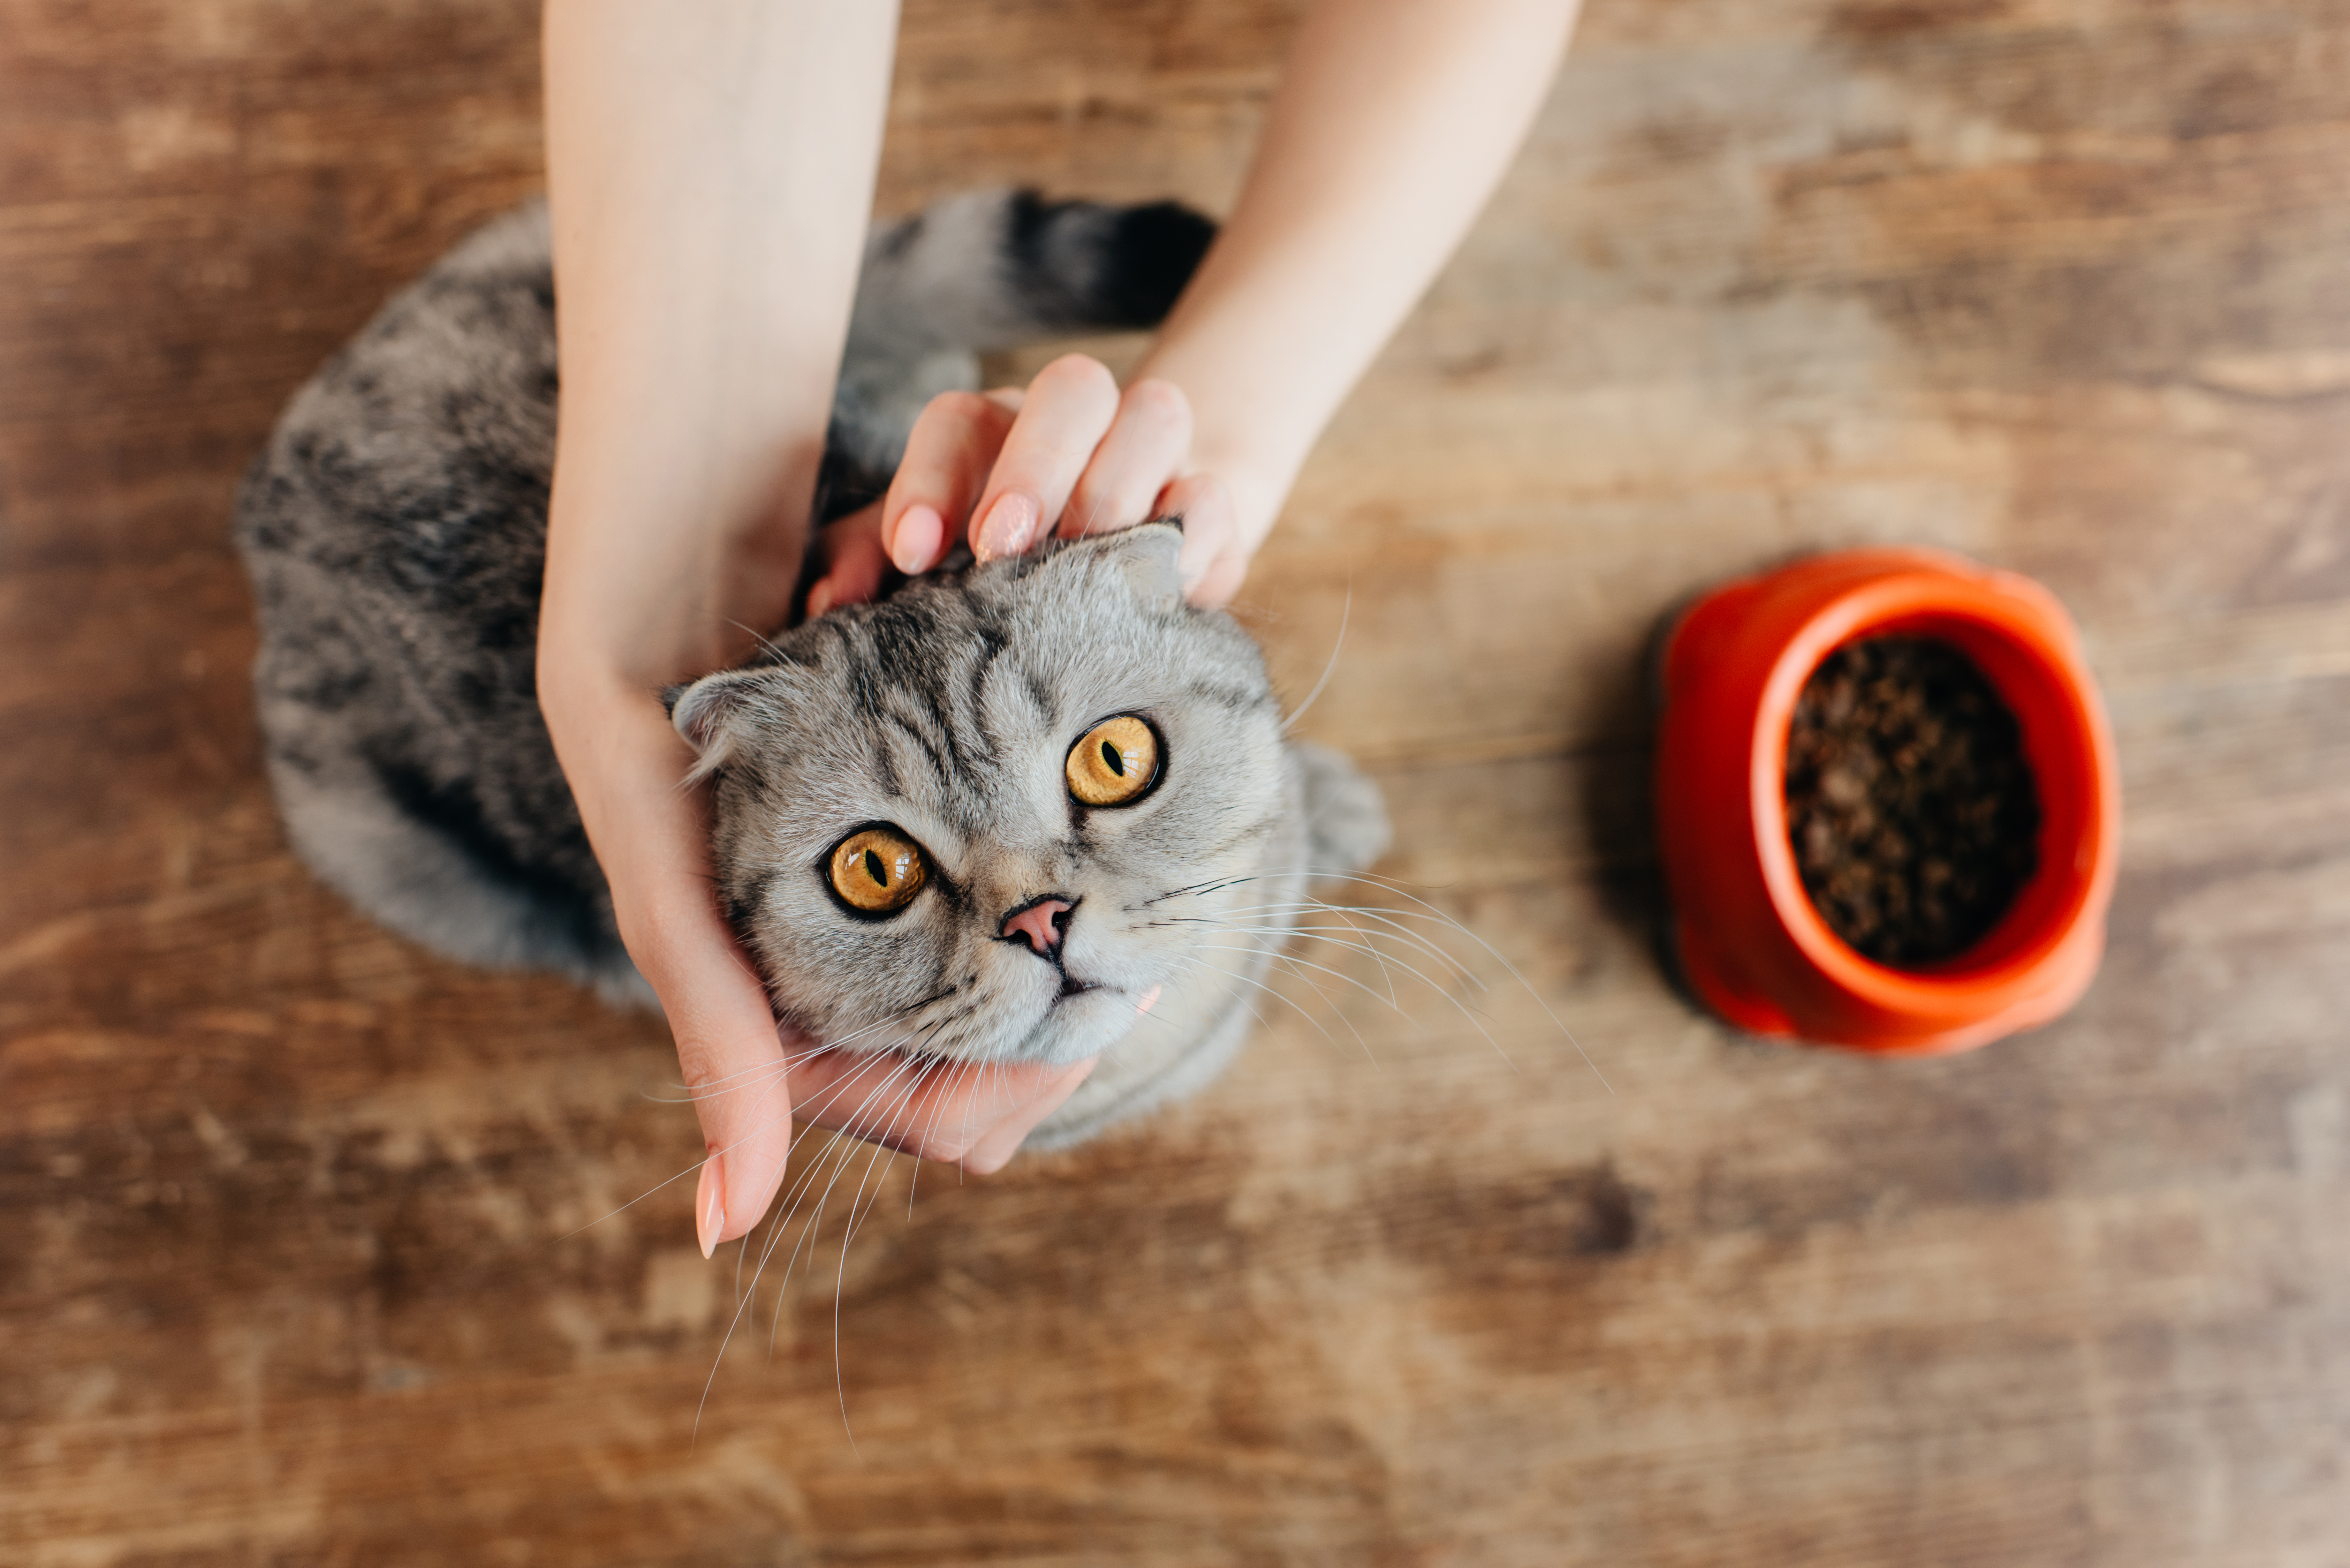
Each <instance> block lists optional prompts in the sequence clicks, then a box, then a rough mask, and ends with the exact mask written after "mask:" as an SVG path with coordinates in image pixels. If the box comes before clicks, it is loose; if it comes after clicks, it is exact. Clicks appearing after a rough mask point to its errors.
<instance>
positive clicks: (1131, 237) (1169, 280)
mask: <svg viewBox="0 0 2350 1568" xmlns="http://www.w3.org/2000/svg"><path fill="white" fill-rule="evenodd" d="M1215 236H1216V226H1215V224H1213V223H1211V222H1209V221H1208V220H1207V219H1206V218H1203V217H1201V215H1200V214H1199V213H1195V212H1193V211H1191V209H1190V208H1189V207H1186V206H1183V205H1182V204H1180V202H1149V203H1148V204H1146V205H1143V206H1136V207H1117V206H1109V205H1106V204H1104V203H1102V202H1047V201H1045V200H1044V199H1043V198H1042V197H1040V196H1038V195H1037V194H1036V192H1034V191H974V192H968V193H966V194H963V195H959V196H949V197H947V198H946V199H945V200H943V201H941V202H934V203H932V204H931V206H929V207H927V208H925V209H924V210H923V211H921V212H920V213H915V214H914V215H913V216H911V217H907V218H899V219H898V220H897V221H896V222H894V223H887V224H883V225H880V226H879V227H877V228H876V229H875V230H874V233H873V236H872V238H871V239H870V240H869V241H868V242H867V244H866V247H865V270H864V273H863V274H862V275H861V276H860V277H859V278H858V285H857V307H856V312H855V315H854V316H853V317H851V320H850V325H849V353H850V356H851V357H852V358H855V357H857V356H858V354H859V353H860V352H862V353H866V354H875V355H879V356H882V357H886V358H896V359H903V358H909V357H916V358H918V357H920V356H922V355H926V354H932V353H937V352H939V351H941V350H943V349H962V350H966V351H969V352H972V353H981V354H984V353H987V352H990V351H991V350H994V349H999V348H1014V347H1016V346H1018V345H1020V344H1023V343H1032V342H1035V341H1036V340H1037V339H1039V338H1043V337H1061V336H1065V335H1070V334H1076V333H1082V332H1115V331H1124V330H1128V329H1133V328H1140V327H1156V326H1158V325H1159V322H1160V321H1161V320H1163V319H1164V318H1165V317H1166V315H1167V312H1168V310H1169V309H1170V308H1171V307H1172V306H1173V305H1174V304H1175V297H1176V296H1178V295H1180V293H1182V292H1183V286H1184V285H1185V284H1186V283H1188V282H1190V281H1191V273H1192V271H1193V269H1194V268H1196V267H1197V266H1198V265H1200V258H1201V256H1202V255H1204V254H1207V249H1208V244H1209V242H1210V241H1211V240H1213V239H1214V238H1215Z"/></svg>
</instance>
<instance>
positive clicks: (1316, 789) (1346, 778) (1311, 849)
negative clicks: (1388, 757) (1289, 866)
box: [1289, 741, 1394, 877]
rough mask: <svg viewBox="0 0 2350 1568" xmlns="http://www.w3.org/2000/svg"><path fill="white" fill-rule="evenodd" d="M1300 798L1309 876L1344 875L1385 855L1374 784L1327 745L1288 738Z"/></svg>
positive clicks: (1384, 812) (1386, 832)
mask: <svg viewBox="0 0 2350 1568" xmlns="http://www.w3.org/2000/svg"><path fill="white" fill-rule="evenodd" d="M1289 754H1290V755H1291V756H1292V757H1293V758H1295V760H1296V763H1297V771H1298V774H1299V778H1300V780H1301V782H1302V784H1303V785H1304V790H1305V839H1306V850H1305V867H1306V870H1307V872H1308V873H1309V874H1311V875H1313V876H1315V877H1348V876H1352V875H1353V874H1354V873H1356V872H1357V871H1360V870H1362V869H1363V868H1364V867H1367V866H1368V865H1369V864H1370V863H1371V862H1372V861H1374V860H1377V859H1378V857H1380V856H1382V855H1384V854H1386V853H1387V847H1388V842H1389V841H1390V840H1391V839H1392V837H1393V836H1394V835H1393V833H1392V832H1391V831H1390V829H1389V828H1388V808H1387V802H1386V801H1385V800H1383V799H1381V798H1380V795H1379V786H1378V785H1377V784H1373V783H1372V782H1371V781H1370V780H1369V779H1368V778H1367V777H1366V776H1365V775H1364V774H1363V771H1362V770H1361V769H1360V768H1357V766H1355V764H1354V763H1352V762H1350V761H1348V760H1347V757H1346V756H1345V755H1344V754H1342V753H1338V752H1334V751H1332V750H1331V749H1330V748H1329V747H1327V746H1322V745H1316V744H1315V742H1312V741H1292V742H1290V743H1289Z"/></svg>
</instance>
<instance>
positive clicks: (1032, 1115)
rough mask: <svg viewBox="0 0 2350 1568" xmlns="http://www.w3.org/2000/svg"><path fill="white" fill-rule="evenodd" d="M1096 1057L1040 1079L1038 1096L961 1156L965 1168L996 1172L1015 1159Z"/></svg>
mask: <svg viewBox="0 0 2350 1568" xmlns="http://www.w3.org/2000/svg"><path fill="white" fill-rule="evenodd" d="M1097 1060H1099V1058H1097V1057H1093V1056H1088V1057H1087V1058H1086V1059H1085V1060H1084V1061H1082V1062H1079V1063H1078V1064H1076V1065H1075V1066H1072V1067H1064V1068H1062V1069H1060V1070H1059V1071H1058V1072H1056V1073H1055V1074H1053V1075H1051V1076H1050V1077H1047V1078H1045V1079H1043V1080H1042V1081H1040V1082H1039V1083H1038V1084H1037V1085H1036V1088H1035V1097H1034V1098H1033V1099H1031V1100H1030V1101H1029V1102H1028V1103H1027V1104H1026V1105H1025V1106H1021V1107H1019V1108H1018V1109H1016V1110H1014V1112H1013V1113H1012V1114H1011V1115H1010V1116H1005V1117H1004V1118H1003V1120H1002V1121H999V1122H997V1123H996V1124H995V1126H994V1127H993V1129H992V1130H991V1131H989V1132H988V1134H987V1135H986V1136H985V1137H982V1138H981V1139H980V1140H979V1141H978V1142H977V1143H976V1144H974V1145H972V1149H971V1152H970V1153H968V1154H966V1155H964V1156H963V1157H962V1168H964V1169H965V1170H969V1171H972V1172H974V1173H976V1174H978V1175H981V1176H993V1175H994V1174H995V1173H996V1172H997V1171H999V1170H1002V1169H1003V1168H1004V1167H1005V1166H1006V1165H1008V1164H1010V1163H1011V1161H1012V1157H1013V1156H1014V1154H1017V1153H1018V1152H1019V1151H1020V1146H1021V1144H1022V1143H1023V1142H1024V1141H1025V1140H1026V1139H1027V1137H1028V1135H1029V1134H1030V1133H1032V1132H1035V1130H1036V1124H1037V1123H1039V1122H1041V1121H1043V1120H1044V1119H1045V1117H1046V1116H1051V1115H1052V1114H1053V1113H1054V1112H1055V1111H1056V1110H1058V1109H1060V1108H1061V1102H1062V1101H1064V1100H1066V1099H1067V1098H1068V1097H1069V1096H1071V1095H1072V1094H1075V1093H1076V1087H1077V1085H1079V1084H1082V1083H1084V1082H1085V1081H1086V1079H1087V1077H1088V1076H1090V1075H1092V1073H1093V1070H1094V1064H1095V1063H1096V1062H1097Z"/></svg>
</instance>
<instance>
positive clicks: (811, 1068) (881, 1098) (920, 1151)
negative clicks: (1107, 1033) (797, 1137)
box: [792, 1051, 1093, 1171]
mask: <svg viewBox="0 0 2350 1568" xmlns="http://www.w3.org/2000/svg"><path fill="white" fill-rule="evenodd" d="M1092 1070H1093V1063H1092V1060H1091V1059H1090V1058H1088V1059H1087V1061H1085V1062H1082V1063H1079V1064H1076V1066H1074V1067H1050V1066H1045V1065H1042V1064H1017V1063H1015V1064H1002V1063H985V1064H979V1063H971V1062H955V1061H946V1060H941V1059H940V1058H936V1057H932V1058H927V1059H922V1060H920V1061H917V1060H916V1059H913V1058H910V1057H907V1056H903V1055H900V1054H896V1053H894V1052H886V1051H880V1052H868V1053H852V1052H847V1051H832V1052H827V1053H825V1054H822V1055H819V1056H815V1057H812V1058H810V1059H808V1060H806V1061H804V1062H801V1063H799V1064H795V1066H794V1067H793V1069H792V1093H793V1096H794V1101H795V1104H796V1105H797V1106H799V1113H800V1116H802V1118H803V1119H805V1120H806V1121H809V1122H813V1123H815V1124H816V1125H818V1126H820V1127H838V1128H839V1129H841V1130H842V1131H844V1132H847V1133H849V1134H851V1135H852V1136H854V1137H861V1138H864V1139H866V1140H868V1142H872V1143H878V1144H881V1145H883V1146H885V1147H889V1148H894V1149H897V1150H899V1151H900V1152H901V1153H905V1154H911V1155H914V1156H917V1157H919V1158H924V1159H940V1160H956V1159H967V1158H968V1156H969V1153H970V1151H971V1150H972V1148H973V1147H976V1146H977V1145H978V1144H979V1143H980V1142H981V1141H982V1140H983V1139H986V1138H988V1137H991V1136H992V1135H993V1134H994V1133H996V1132H997V1131H998V1130H999V1129H1000V1128H1002V1127H1004V1126H1005V1125H1006V1124H1007V1123H1013V1124H1016V1131H1015V1133H1014V1136H1013V1137H1012V1138H1011V1140H1010V1142H1009V1143H1008V1144H1007V1145H1006V1146H1005V1147H1004V1148H1003V1154H1002V1156H1001V1158H996V1159H995V1160H994V1162H993V1164H992V1165H989V1166H987V1167H986V1169H987V1170H991V1171H992V1170H996V1169H1000V1168H1002V1167H1003V1163H1004V1161H1005V1160H1007V1159H1009V1158H1011V1156H1012V1152H1013V1150H1014V1149H1016V1148H1017V1147H1019V1142H1020V1139H1021V1138H1024V1137H1027V1135H1028V1134H1029V1133H1030V1132H1031V1131H1033V1130H1034V1129H1035V1125H1036V1123H1037V1122H1039V1121H1041V1120H1043V1119H1044V1118H1045V1116H1049V1115H1050V1114H1051V1113H1052V1111H1053V1109H1054V1107H1055V1106H1058V1105H1059V1104H1060V1103H1061V1102H1062V1101H1063V1100H1066V1098H1068V1096H1069V1094H1070V1092H1071V1091H1072V1090H1074V1089H1075V1088H1076V1086H1077V1085H1078V1084H1080V1083H1082V1082H1084V1081H1085V1077H1086V1075H1087V1074H1088V1073H1090V1072H1091V1071H1092Z"/></svg>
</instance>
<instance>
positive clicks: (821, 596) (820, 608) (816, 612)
mask: <svg viewBox="0 0 2350 1568" xmlns="http://www.w3.org/2000/svg"><path fill="white" fill-rule="evenodd" d="M831 607H832V579H831V578H830V577H827V578H825V579H824V581H822V582H820V583H818V584H816V587H812V588H810V589H809V590H808V606H807V618H808V619H810V620H814V619H815V618H816V617H818V616H820V615H822V614H823V613H824V612H825V611H827V610H828V609H830V608H831Z"/></svg>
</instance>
